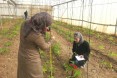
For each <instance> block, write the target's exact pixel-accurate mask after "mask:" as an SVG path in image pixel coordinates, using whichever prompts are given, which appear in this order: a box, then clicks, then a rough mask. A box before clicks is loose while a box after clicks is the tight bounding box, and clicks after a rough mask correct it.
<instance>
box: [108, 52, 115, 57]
mask: <svg viewBox="0 0 117 78" xmlns="http://www.w3.org/2000/svg"><path fill="white" fill-rule="evenodd" d="M108 55H109V56H111V57H117V53H115V52H109V53H108Z"/></svg>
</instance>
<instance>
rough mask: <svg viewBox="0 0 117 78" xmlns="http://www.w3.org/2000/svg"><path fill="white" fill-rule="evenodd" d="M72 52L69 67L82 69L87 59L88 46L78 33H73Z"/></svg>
mask: <svg viewBox="0 0 117 78" xmlns="http://www.w3.org/2000/svg"><path fill="white" fill-rule="evenodd" d="M72 52H73V55H72V58H71V59H70V61H69V63H70V65H72V66H74V65H75V67H77V68H83V67H84V65H85V63H86V62H87V61H88V59H89V54H90V46H89V43H88V42H87V41H86V40H84V39H83V36H82V34H81V33H80V32H75V33H74V42H73V48H72Z"/></svg>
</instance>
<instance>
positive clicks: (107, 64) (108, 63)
mask: <svg viewBox="0 0 117 78" xmlns="http://www.w3.org/2000/svg"><path fill="white" fill-rule="evenodd" d="M101 65H102V66H103V67H106V68H110V69H111V68H112V67H113V65H112V63H110V62H108V61H105V60H102V61H101Z"/></svg>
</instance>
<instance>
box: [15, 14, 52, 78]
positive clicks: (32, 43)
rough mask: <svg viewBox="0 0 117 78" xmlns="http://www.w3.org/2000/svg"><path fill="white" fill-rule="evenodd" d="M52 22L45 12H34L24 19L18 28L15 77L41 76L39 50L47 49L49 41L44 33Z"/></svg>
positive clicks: (35, 77)
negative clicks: (28, 18)
mask: <svg viewBox="0 0 117 78" xmlns="http://www.w3.org/2000/svg"><path fill="white" fill-rule="evenodd" d="M51 24H52V18H51V16H50V15H49V14H48V13H46V12H40V13H37V14H35V15H34V16H33V17H32V18H31V19H30V20H26V21H25V22H24V23H23V24H22V26H21V30H20V45H19V52H18V72H17V78H43V71H42V65H41V59H40V54H39V52H38V51H39V50H40V49H41V50H44V51H49V48H50V45H51V42H45V39H44V33H45V32H46V31H47V30H46V29H47V27H48V26H50V25H51Z"/></svg>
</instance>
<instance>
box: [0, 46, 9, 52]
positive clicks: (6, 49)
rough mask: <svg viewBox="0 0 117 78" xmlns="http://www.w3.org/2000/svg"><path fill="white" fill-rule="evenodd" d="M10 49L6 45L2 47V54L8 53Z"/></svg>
mask: <svg viewBox="0 0 117 78" xmlns="http://www.w3.org/2000/svg"><path fill="white" fill-rule="evenodd" d="M8 51H9V49H8V48H6V47H3V48H0V54H6V53H8Z"/></svg>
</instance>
